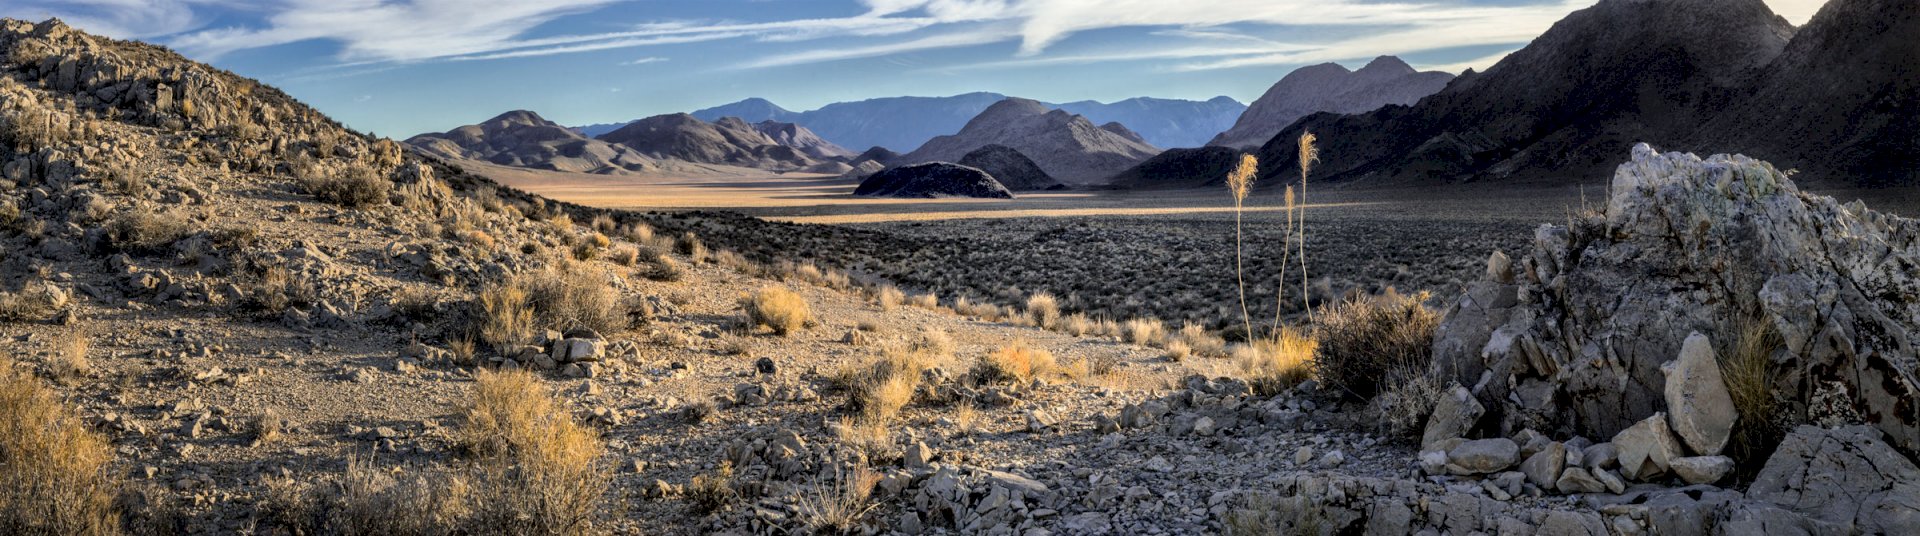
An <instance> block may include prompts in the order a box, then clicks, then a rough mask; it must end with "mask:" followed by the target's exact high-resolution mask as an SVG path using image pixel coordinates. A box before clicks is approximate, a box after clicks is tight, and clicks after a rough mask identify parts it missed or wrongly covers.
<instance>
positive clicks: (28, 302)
mask: <svg viewBox="0 0 1920 536" xmlns="http://www.w3.org/2000/svg"><path fill="white" fill-rule="evenodd" d="M66 305H67V297H66V295H65V294H62V293H61V291H60V290H59V289H57V288H53V287H49V286H47V285H45V284H34V285H27V286H26V288H23V289H21V290H20V291H18V292H0V322H28V321H37V320H45V319H47V318H48V317H51V316H53V315H54V313H57V312H59V311H60V309H61V308H62V307H66Z"/></svg>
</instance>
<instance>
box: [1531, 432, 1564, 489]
mask: <svg viewBox="0 0 1920 536" xmlns="http://www.w3.org/2000/svg"><path fill="white" fill-rule="evenodd" d="M1566 466H1567V446H1566V445H1563V444H1560V443H1550V444H1548V445H1547V447H1546V448H1544V449H1540V452H1535V453H1533V455H1532V456H1528V457H1527V460H1526V461H1524V462H1520V472H1521V473H1525V474H1526V475H1527V481H1528V482H1532V483H1533V485H1535V486H1540V488H1541V489H1546V490H1552V489H1554V483H1555V482H1558V481H1559V480H1560V472H1561V471H1562V470H1564V469H1565V468H1566Z"/></svg>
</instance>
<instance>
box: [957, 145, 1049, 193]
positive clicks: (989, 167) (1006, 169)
mask: <svg viewBox="0 0 1920 536" xmlns="http://www.w3.org/2000/svg"><path fill="white" fill-rule="evenodd" d="M955 163H956V164H960V165H962V166H966V167H970V168H976V169H979V170H980V171H985V172H987V174H988V175H992V176H993V178H994V179H996V180H999V181H1000V184H1001V185H1004V186H1006V187H1007V189H1008V190H1013V191H1016V192H1018V191H1026V190H1053V189H1059V188H1064V187H1065V186H1064V185H1062V184H1060V181H1057V180H1054V179H1053V176H1051V175H1047V172H1045V171H1042V170H1040V166H1037V165H1034V163H1033V160H1031V159H1028V158H1027V155H1023V154H1020V151H1016V150H1013V148H1012V147H1007V146H1005V145H998V144H995V145H988V146H986V147H981V148H979V149H975V150H974V151H973V152H970V153H967V155H966V156H962V157H960V161H959V162H955Z"/></svg>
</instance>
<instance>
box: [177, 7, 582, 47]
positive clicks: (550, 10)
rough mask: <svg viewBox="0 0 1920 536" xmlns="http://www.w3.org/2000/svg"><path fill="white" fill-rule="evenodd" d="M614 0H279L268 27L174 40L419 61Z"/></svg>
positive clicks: (505, 40)
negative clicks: (311, 44) (332, 46)
mask: <svg viewBox="0 0 1920 536" xmlns="http://www.w3.org/2000/svg"><path fill="white" fill-rule="evenodd" d="M615 1H617V0H548V1H543V2H524V1H519V0H411V1H386V0H278V1H277V2H274V3H271V4H265V5H262V6H261V7H260V8H261V9H263V10H264V11H267V12H268V13H270V14H269V15H268V16H267V17H266V25H265V27H259V28H245V27H224V28H215V29H209V30H202V31H197V32H192V33H187V34H184V35H181V36H179V37H177V38H175V39H173V40H171V44H172V45H174V46H175V47H178V48H180V49H182V50H185V51H187V52H189V53H191V54H195V55H198V56H201V57H208V58H217V57H220V56H222V55H225V54H228V53H232V52H234V51H239V50H246V49H253V48H262V47H269V46H275V45H283V44H288V43H297V42H301V41H310V40H326V41H334V42H338V43H340V44H341V45H342V47H343V50H342V52H341V56H342V59H343V60H346V61H397V62H404V61H417V60H425V59H434V58H444V57H451V56H459V55H470V54H485V53H490V52H496V51H499V50H502V49H503V47H505V46H507V45H510V44H512V43H514V40H515V39H516V38H518V37H519V36H521V35H524V34H526V33H527V32H528V31H530V30H532V29H534V28H536V27H539V26H540V25H542V24H545V23H547V22H549V21H552V20H554V19H556V18H559V17H562V16H565V15H570V14H575V13H581V12H585V11H589V10H592V9H596V8H600V7H603V6H605V5H607V4H610V3H613V2H615Z"/></svg>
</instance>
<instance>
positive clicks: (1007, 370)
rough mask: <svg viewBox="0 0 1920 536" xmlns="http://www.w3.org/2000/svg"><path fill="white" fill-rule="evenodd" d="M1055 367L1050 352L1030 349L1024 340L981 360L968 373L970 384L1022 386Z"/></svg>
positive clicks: (1001, 348) (1031, 347)
mask: <svg viewBox="0 0 1920 536" xmlns="http://www.w3.org/2000/svg"><path fill="white" fill-rule="evenodd" d="M1055 365H1056V364H1055V362H1054V359H1053V353H1052V352H1048V351H1046V350H1044V349H1040V348H1034V347H1033V346H1032V345H1030V344H1028V343H1027V342H1026V341H1014V342H1013V343H1012V344H1008V345H1006V346H1002V347H1000V349H999V350H995V351H993V352H992V353H988V354H987V355H986V356H985V357H983V358H981V359H980V361H979V362H978V363H975V364H974V367H973V371H972V374H973V377H974V381H977V382H979V383H982V384H992V383H1012V384H1015V385H1022V384H1026V383H1029V382H1032V381H1033V379H1034V378H1037V377H1040V376H1041V375H1043V374H1047V373H1050V372H1053V371H1054V368H1055Z"/></svg>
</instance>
